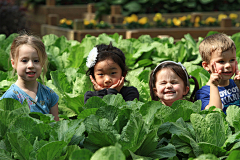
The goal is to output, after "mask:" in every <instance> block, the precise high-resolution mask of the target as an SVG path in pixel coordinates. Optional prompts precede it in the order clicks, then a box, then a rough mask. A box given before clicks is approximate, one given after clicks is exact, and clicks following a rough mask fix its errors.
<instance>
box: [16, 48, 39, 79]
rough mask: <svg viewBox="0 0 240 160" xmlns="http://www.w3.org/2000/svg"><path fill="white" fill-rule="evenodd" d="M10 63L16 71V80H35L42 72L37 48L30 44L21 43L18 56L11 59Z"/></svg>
mask: <svg viewBox="0 0 240 160" xmlns="http://www.w3.org/2000/svg"><path fill="white" fill-rule="evenodd" d="M11 63H12V66H13V68H14V69H16V71H17V74H18V80H22V81H36V79H37V78H38V77H39V76H40V74H41V72H42V65H41V63H40V59H39V56H38V53H37V50H36V49H35V48H33V47H31V46H30V45H26V44H24V45H21V46H20V47H19V53H18V58H14V59H11Z"/></svg>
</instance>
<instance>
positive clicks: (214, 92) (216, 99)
mask: <svg viewBox="0 0 240 160" xmlns="http://www.w3.org/2000/svg"><path fill="white" fill-rule="evenodd" d="M211 67H212V73H211V75H210V79H209V81H208V85H209V86H210V100H209V103H208V105H207V106H206V107H205V109H209V108H210V107H211V106H215V107H216V108H220V109H222V101H221V98H220V94H219V90H218V85H219V83H220V82H221V79H222V76H221V73H222V71H221V70H219V71H217V69H216V63H215V62H213V63H212V64H211Z"/></svg>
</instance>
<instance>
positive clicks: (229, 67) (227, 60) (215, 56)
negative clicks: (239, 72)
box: [205, 49, 236, 81]
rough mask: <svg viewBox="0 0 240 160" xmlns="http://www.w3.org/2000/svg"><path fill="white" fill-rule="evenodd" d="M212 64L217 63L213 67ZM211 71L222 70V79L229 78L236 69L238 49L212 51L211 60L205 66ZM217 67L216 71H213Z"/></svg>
mask: <svg viewBox="0 0 240 160" xmlns="http://www.w3.org/2000/svg"><path fill="white" fill-rule="evenodd" d="M211 64H215V67H214V68H213V67H212V66H211ZM205 69H206V70H207V71H209V72H210V73H215V72H219V71H220V70H221V71H222V73H221V76H222V80H223V81H226V80H229V79H230V78H231V77H232V76H233V75H234V73H235V71H236V51H235V50H232V49H229V50H227V51H224V52H218V51H215V52H213V53H212V56H211V60H210V62H209V64H207V68H205ZM213 69H215V71H213Z"/></svg>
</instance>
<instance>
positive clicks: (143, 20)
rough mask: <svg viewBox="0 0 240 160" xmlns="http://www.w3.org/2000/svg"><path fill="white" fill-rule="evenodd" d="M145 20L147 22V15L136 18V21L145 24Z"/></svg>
mask: <svg viewBox="0 0 240 160" xmlns="http://www.w3.org/2000/svg"><path fill="white" fill-rule="evenodd" d="M147 22H148V19H147V17H143V18H141V19H139V20H138V23H139V24H146V23H147Z"/></svg>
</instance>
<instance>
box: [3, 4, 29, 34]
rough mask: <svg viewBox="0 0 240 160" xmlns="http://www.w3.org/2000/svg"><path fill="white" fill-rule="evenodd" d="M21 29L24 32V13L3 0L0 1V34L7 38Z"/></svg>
mask: <svg viewBox="0 0 240 160" xmlns="http://www.w3.org/2000/svg"><path fill="white" fill-rule="evenodd" d="M23 29H25V30H26V20H25V13H24V11H23V10H22V9H21V8H20V7H18V6H16V5H13V4H10V3H8V2H7V1H5V0H3V1H0V34H5V35H6V36H9V35H10V34H12V33H17V32H19V31H20V30H23Z"/></svg>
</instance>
